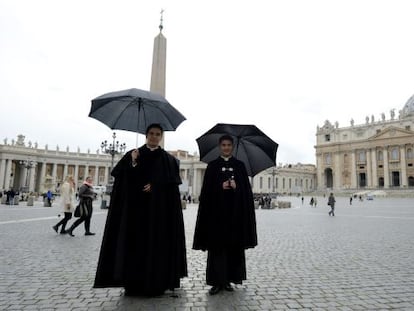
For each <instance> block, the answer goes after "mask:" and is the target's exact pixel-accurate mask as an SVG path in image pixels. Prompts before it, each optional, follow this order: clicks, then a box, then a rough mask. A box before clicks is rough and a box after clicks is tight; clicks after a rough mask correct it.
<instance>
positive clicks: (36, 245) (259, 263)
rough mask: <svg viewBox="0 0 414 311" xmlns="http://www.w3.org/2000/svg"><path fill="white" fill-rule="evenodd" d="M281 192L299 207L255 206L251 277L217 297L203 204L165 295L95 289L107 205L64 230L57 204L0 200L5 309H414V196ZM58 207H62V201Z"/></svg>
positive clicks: (188, 217)
mask: <svg viewBox="0 0 414 311" xmlns="http://www.w3.org/2000/svg"><path fill="white" fill-rule="evenodd" d="M309 199H310V198H309V197H305V203H304V205H302V204H301V202H300V200H299V199H298V198H281V200H290V201H292V203H293V208H291V209H283V210H282V209H277V210H257V225H258V238H259V246H258V247H257V248H255V249H253V250H248V251H247V252H246V257H247V273H248V275H247V277H248V280H247V281H246V282H244V283H243V285H239V286H236V290H235V291H234V292H221V293H219V294H218V295H216V296H209V295H208V289H209V287H208V286H206V285H205V281H204V280H205V279H204V276H205V262H206V254H205V253H203V252H199V251H197V252H196V251H193V250H191V244H192V238H193V230H194V223H195V216H196V211H197V206H196V205H194V204H191V205H189V206H188V208H187V209H186V210H184V217H185V227H186V238H187V246H188V249H187V256H188V268H189V276H188V277H187V278H185V279H183V281H182V288H181V289H179V290H177V291H176V292H175V294H177V296H178V297H172V296H173V295H171V293H166V294H165V295H163V296H161V297H157V298H130V297H125V296H124V295H123V289H122V288H108V289H93V288H92V284H93V280H94V276H95V269H96V263H97V258H98V253H99V248H100V244H101V240H102V231H103V227H104V223H105V219H106V210H101V209H100V208H99V204H98V203H99V202H96V203H95V204H96V207H95V211H94V216H93V218H92V229H93V231H95V232H96V233H97V235H96V236H84V235H83V233H84V230H83V227H82V226H80V227H78V228H77V229H76V230H75V232H74V234H75V235H76V236H75V237H74V238H72V237H70V236H62V235H58V234H56V233H55V232H54V231H53V230H52V229H51V227H52V225H54V224H55V223H56V222H57V221H58V217H57V215H58V214H59V212H60V211H59V208H58V207H57V206H56V207H52V208H43V207H41V205H40V202H36V204H35V206H34V207H27V206H25V203H21V204H20V205H18V206H5V205H1V206H0V309H1V310H290V309H300V310H303V309H305V310H382V309H384V310H387V309H398V310H414V199H390V198H382V199H377V198H376V199H374V200H373V201H364V202H359V201H354V203H353V205H352V206H350V205H349V201H348V199H347V198H337V208H336V216H335V217H329V216H328V210H329V208H328V206H327V205H326V200H327V199H326V198H322V197H321V198H318V206H317V207H316V208H311V207H309V205H308V202H309ZM54 205H57V204H54Z"/></svg>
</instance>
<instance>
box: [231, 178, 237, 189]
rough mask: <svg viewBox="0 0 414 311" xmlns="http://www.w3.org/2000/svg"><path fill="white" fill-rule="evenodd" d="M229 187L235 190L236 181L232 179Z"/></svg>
mask: <svg viewBox="0 0 414 311" xmlns="http://www.w3.org/2000/svg"><path fill="white" fill-rule="evenodd" d="M230 187H231V188H233V189H236V187H237V185H236V181H235V180H234V179H232V180H231V181H230Z"/></svg>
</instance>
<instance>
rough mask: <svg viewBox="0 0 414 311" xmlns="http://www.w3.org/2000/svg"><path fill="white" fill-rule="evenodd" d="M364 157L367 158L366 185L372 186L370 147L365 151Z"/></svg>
mask: <svg viewBox="0 0 414 311" xmlns="http://www.w3.org/2000/svg"><path fill="white" fill-rule="evenodd" d="M365 158H366V159H367V187H368V188H372V163H371V150H370V149H368V150H367V151H366V153H365Z"/></svg>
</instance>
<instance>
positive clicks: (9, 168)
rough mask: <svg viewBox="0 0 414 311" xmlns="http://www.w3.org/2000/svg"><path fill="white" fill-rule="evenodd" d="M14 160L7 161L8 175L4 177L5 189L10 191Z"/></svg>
mask: <svg viewBox="0 0 414 311" xmlns="http://www.w3.org/2000/svg"><path fill="white" fill-rule="evenodd" d="M12 162H13V161H12V160H11V159H8V160H6V174H5V175H4V189H6V190H9V189H10V174H11V170H12Z"/></svg>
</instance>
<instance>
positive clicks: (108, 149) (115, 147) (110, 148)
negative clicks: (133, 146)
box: [101, 132, 126, 181]
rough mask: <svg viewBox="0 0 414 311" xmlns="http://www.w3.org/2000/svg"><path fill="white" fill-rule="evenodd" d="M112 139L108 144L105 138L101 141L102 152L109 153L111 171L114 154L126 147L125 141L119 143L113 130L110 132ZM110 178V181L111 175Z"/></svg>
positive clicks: (121, 151)
mask: <svg viewBox="0 0 414 311" xmlns="http://www.w3.org/2000/svg"><path fill="white" fill-rule="evenodd" d="M112 139H113V142H112V144H109V145H108V141H106V140H105V141H103V142H102V143H101V150H102V152H103V153H106V154H110V155H111V172H112V169H113V168H114V158H115V155H116V154H119V153H123V152H124V151H125V149H126V145H125V143H122V144H120V143H119V141H117V140H116V133H115V132H114V133H113V134H112ZM110 179H111V181H112V177H110Z"/></svg>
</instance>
